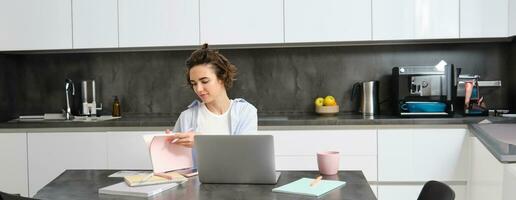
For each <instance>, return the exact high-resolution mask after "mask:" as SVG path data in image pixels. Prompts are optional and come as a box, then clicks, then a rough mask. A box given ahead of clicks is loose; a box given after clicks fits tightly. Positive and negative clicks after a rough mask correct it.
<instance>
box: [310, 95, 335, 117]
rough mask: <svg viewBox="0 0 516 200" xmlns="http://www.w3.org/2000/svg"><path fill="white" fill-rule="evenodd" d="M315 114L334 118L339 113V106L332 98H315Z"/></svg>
mask: <svg viewBox="0 0 516 200" xmlns="http://www.w3.org/2000/svg"><path fill="white" fill-rule="evenodd" d="M314 104H315V112H316V113H317V114H320V115H323V116H334V115H336V114H337V113H339V105H338V104H337V101H336V100H335V98H334V97H333V96H326V97H324V98H322V97H317V98H315V101H314Z"/></svg>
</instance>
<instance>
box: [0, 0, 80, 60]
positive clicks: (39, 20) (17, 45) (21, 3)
mask: <svg viewBox="0 0 516 200" xmlns="http://www.w3.org/2000/svg"><path fill="white" fill-rule="evenodd" d="M71 15H72V11H71V1H70V0H45V1H41V0H16V1H8V0H0V51H6V50H39V49H71V48H72V17H71Z"/></svg>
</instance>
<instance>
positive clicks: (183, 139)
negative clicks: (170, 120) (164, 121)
mask: <svg viewBox="0 0 516 200" xmlns="http://www.w3.org/2000/svg"><path fill="white" fill-rule="evenodd" d="M165 133H166V134H171V135H170V136H171V137H170V142H171V143H174V144H178V145H181V146H184V147H190V148H192V147H193V145H194V135H195V133H194V132H192V131H188V132H184V133H175V134H172V132H171V131H170V130H169V129H167V130H165Z"/></svg>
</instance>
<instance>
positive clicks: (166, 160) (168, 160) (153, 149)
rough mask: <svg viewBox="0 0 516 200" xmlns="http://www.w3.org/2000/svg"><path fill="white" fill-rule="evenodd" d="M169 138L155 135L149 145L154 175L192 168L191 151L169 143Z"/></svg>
mask: <svg viewBox="0 0 516 200" xmlns="http://www.w3.org/2000/svg"><path fill="white" fill-rule="evenodd" d="M169 138H170V136H167V135H155V136H154V137H153V138H152V141H151V142H150V145H149V152H150V156H151V161H152V168H153V169H154V173H162V172H168V171H172V170H178V169H185V168H191V167H193V161H192V149H191V148H188V147H183V146H181V145H177V144H173V143H170V139H169Z"/></svg>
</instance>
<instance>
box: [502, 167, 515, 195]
mask: <svg viewBox="0 0 516 200" xmlns="http://www.w3.org/2000/svg"><path fill="white" fill-rule="evenodd" d="M515 188H516V164H506V165H504V173H503V193H502V199H503V200H513V199H514V197H516V190H515Z"/></svg>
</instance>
